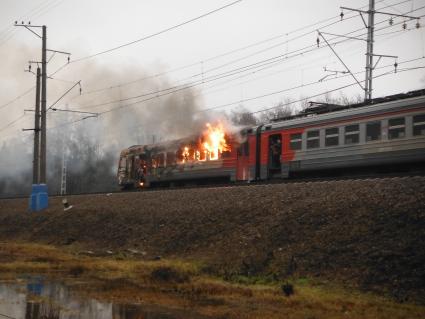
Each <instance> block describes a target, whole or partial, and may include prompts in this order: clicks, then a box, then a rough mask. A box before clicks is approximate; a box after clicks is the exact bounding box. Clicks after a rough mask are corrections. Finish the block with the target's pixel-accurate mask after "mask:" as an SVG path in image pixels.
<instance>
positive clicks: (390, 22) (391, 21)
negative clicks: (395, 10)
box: [388, 17, 394, 25]
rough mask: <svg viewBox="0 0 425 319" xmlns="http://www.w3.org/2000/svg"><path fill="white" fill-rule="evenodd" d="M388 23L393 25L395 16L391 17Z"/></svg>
mask: <svg viewBox="0 0 425 319" xmlns="http://www.w3.org/2000/svg"><path fill="white" fill-rule="evenodd" d="M388 23H389V24H390V25H393V24H394V19H393V17H391V18H390V20H389V21H388Z"/></svg>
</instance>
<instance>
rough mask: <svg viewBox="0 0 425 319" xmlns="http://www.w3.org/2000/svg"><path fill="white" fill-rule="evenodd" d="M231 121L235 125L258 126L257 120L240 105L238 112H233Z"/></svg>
mask: <svg viewBox="0 0 425 319" xmlns="http://www.w3.org/2000/svg"><path fill="white" fill-rule="evenodd" d="M230 120H231V121H232V123H233V124H235V125H241V126H244V125H256V124H257V118H256V117H255V116H254V114H252V113H251V112H249V111H248V110H247V109H246V108H245V107H244V106H242V105H240V106H239V109H238V110H237V111H232V114H231V116H230Z"/></svg>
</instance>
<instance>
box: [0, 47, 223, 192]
mask: <svg viewBox="0 0 425 319" xmlns="http://www.w3.org/2000/svg"><path fill="white" fill-rule="evenodd" d="M5 51H9V52H17V54H16V55H14V58H13V59H11V63H8V64H7V65H6V66H5V68H3V69H2V71H1V75H0V81H1V82H2V83H3V82H4V83H7V85H5V86H4V87H7V93H6V92H5V94H2V95H0V105H3V104H4V103H6V102H8V101H10V100H11V99H13V98H14V97H16V96H17V95H18V94H19V93H22V92H23V91H25V89H27V88H30V87H31V86H33V85H34V84H35V78H34V76H32V75H30V74H29V73H24V72H22V71H21V70H22V69H23V68H24V67H25V66H26V65H27V61H28V60H29V59H33V58H34V59H35V58H37V56H38V55H39V54H38V52H39V49H33V48H28V47H22V46H18V45H13V44H12V45H11V46H10V47H9V48H8V49H7V50H2V51H1V52H5ZM1 57H2V55H1V54H0V58H1ZM61 63H63V61H62V62H57V64H58V66H60V65H61ZM55 68H56V66H53V65H52V66H51V65H50V64H49V68H48V69H49V70H55ZM32 70H34V71H35V66H33V68H32ZM161 71H163V70H145V69H144V68H142V67H134V66H131V67H130V66H127V67H122V66H119V67H118V66H117V67H113V66H110V65H107V66H104V65H101V64H98V63H96V62H95V61H89V62H84V63H82V64H80V65H79V64H71V65H70V66H69V67H67V68H65V69H64V71H63V72H61V73H59V74H57V75H55V76H53V79H49V80H48V103H47V104H48V106H49V105H50V104H51V103H53V102H54V101H55V100H56V99H57V98H58V97H60V96H61V95H62V94H63V93H64V92H65V91H66V90H67V89H68V88H70V87H71V86H72V85H73V83H75V82H76V81H78V80H80V79H81V80H82V94H81V95H80V94H79V90H78V87H76V88H75V89H74V90H73V91H72V92H71V93H70V94H69V95H67V96H66V97H65V98H64V99H63V100H61V101H60V102H59V103H57V105H55V107H57V108H59V109H70V110H81V111H88V112H96V113H100V112H103V111H108V110H110V109H112V108H118V107H120V108H119V109H118V110H116V111H112V112H109V113H105V114H103V115H100V116H98V117H97V118H88V119H85V120H83V121H80V122H76V123H74V124H70V123H71V122H73V121H78V120H81V119H82V118H83V117H84V116H85V115H81V114H74V113H66V112H59V111H56V112H54V111H50V112H49V113H48V134H47V139H48V162H47V166H48V187H49V192H50V193H51V194H56V193H59V191H60V185H61V170H62V159H63V153H64V152H65V154H66V159H67V192H68V193H82V192H101V191H111V190H115V189H116V188H117V185H116V178H115V175H116V165H117V161H118V156H119V152H120V151H121V150H122V149H124V148H127V147H129V146H131V145H134V144H148V143H152V142H157V141H160V140H161V141H165V140H174V139H177V138H181V137H183V136H188V135H192V134H197V133H200V132H201V131H202V129H203V128H204V127H205V123H206V122H209V121H213V122H214V121H215V120H216V119H218V118H221V119H222V120H223V119H224V116H223V115H222V114H216V113H215V114H211V113H206V112H200V111H201V109H202V107H203V101H202V96H201V94H199V92H197V91H196V89H194V88H189V89H185V90H179V91H177V92H174V93H172V94H169V95H165V96H163V97H159V98H153V99H151V100H149V101H147V102H144V103H139V104H135V105H133V106H128V107H127V106H126V105H128V104H130V103H133V102H135V101H138V100H141V99H144V98H149V97H154V96H155V95H146V96H145V97H142V98H139V99H132V100H128V101H122V102H116V103H111V104H107V105H104V106H97V107H93V105H97V104H101V103H105V102H108V101H114V100H120V99H125V98H127V97H129V96H135V95H142V94H147V93H150V92H154V91H158V90H163V89H166V88H169V87H171V86H175V84H174V83H172V82H171V81H170V80H168V79H167V77H165V76H161V77H153V78H149V79H145V80H143V81H135V82H134V83H132V84H130V85H126V86H121V87H118V88H113V89H108V90H104V91H100V92H97V93H91V94H86V93H89V92H90V91H91V90H96V89H99V88H104V87H110V86H113V85H116V84H117V83H124V82H129V81H132V80H135V79H140V78H143V77H146V76H147V75H148V74H155V73H158V72H161ZM50 72H52V71H50ZM34 99H35V91H32V92H30V93H29V94H27V95H26V96H24V97H23V98H21V99H19V100H18V101H16V102H14V103H12V104H11V105H8V106H6V107H5V108H4V109H2V110H0V112H1V113H7V114H8V116H5V117H3V116H2V117H0V127H4V126H5V125H7V124H8V123H9V122H10V121H12V120H13V119H14V118H17V117H18V116H19V115H20V114H22V112H23V109H25V108H26V109H31V108H33V105H34ZM33 125H34V124H33V113H28V114H27V115H26V116H25V118H24V120H23V121H21V122H19V125H16V126H13V127H11V128H10V129H8V130H6V131H5V134H4V135H3V133H2V135H1V136H0V139H1V141H0V151H1V153H0V154H1V155H0V196H1V197H7V196H13V195H27V194H29V192H30V188H31V183H32V153H33V149H32V139H33V135H32V134H33V133H22V132H21V131H20V129H21V128H24V127H26V128H31V127H33Z"/></svg>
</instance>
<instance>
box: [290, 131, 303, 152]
mask: <svg viewBox="0 0 425 319" xmlns="http://www.w3.org/2000/svg"><path fill="white" fill-rule="evenodd" d="M290 140H291V150H294V151H296V150H300V149H301V145H302V134H301V133H295V134H291V138H290Z"/></svg>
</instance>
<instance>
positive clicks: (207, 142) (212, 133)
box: [203, 123, 230, 160]
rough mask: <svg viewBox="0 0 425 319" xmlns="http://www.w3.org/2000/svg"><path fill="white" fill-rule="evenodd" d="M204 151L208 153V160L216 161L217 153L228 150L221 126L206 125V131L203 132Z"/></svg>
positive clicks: (219, 124)
mask: <svg viewBox="0 0 425 319" xmlns="http://www.w3.org/2000/svg"><path fill="white" fill-rule="evenodd" d="M203 146H204V149H205V150H206V151H207V152H208V153H209V157H210V160H216V159H218V155H219V153H220V154H221V153H223V152H225V151H228V150H230V148H229V146H228V145H227V142H226V138H225V132H224V128H223V125H222V124H221V123H218V125H217V126H215V127H214V126H212V125H211V124H210V123H207V131H206V132H204V143H203Z"/></svg>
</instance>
